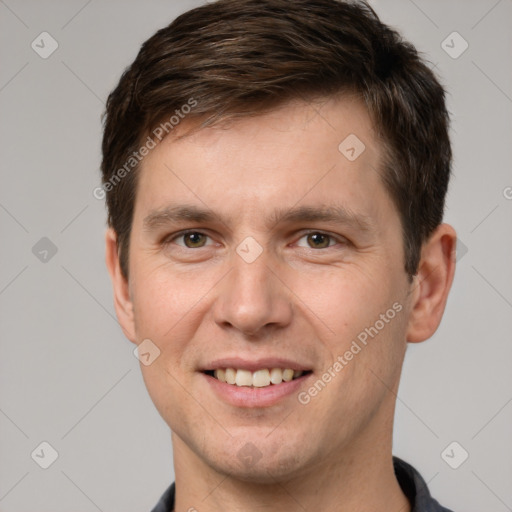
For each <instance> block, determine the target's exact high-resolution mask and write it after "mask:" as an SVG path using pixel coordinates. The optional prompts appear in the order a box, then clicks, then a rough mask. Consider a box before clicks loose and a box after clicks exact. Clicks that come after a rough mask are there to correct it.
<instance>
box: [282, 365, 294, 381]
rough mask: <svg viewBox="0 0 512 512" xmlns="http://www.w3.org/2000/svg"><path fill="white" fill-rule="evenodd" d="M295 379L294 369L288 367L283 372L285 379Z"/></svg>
mask: <svg viewBox="0 0 512 512" xmlns="http://www.w3.org/2000/svg"><path fill="white" fill-rule="evenodd" d="M292 379H293V370H290V368H286V370H285V371H284V372H283V380H284V381H285V382H289V381H291V380H292Z"/></svg>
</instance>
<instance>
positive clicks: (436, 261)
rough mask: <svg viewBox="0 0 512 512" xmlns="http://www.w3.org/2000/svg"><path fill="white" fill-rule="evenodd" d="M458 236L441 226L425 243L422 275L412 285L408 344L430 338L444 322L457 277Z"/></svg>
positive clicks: (420, 268) (417, 276) (418, 274)
mask: <svg viewBox="0 0 512 512" xmlns="http://www.w3.org/2000/svg"><path fill="white" fill-rule="evenodd" d="M456 241H457V235H456V233H455V230H454V229H453V228H452V227H451V226H450V225H448V224H441V225H440V226H438V227H437V229H436V230H435V231H434V232H433V233H432V235H431V236H430V238H429V239H428V241H427V242H425V243H424V244H423V247H422V250H421V259H420V264H419V267H418V273H417V275H416V276H415V278H414V280H413V283H412V285H411V294H412V297H413V299H412V305H411V313H410V316H409V325H408V329H407V341H409V342H411V343H417V342H420V341H425V340H426V339H428V338H430V337H431V336H432V335H433V334H434V333H435V331H436V330H437V328H438V327H439V324H440V323H441V318H442V317H443V313H444V309H445V306H446V301H447V299H448V293H449V291H450V288H451V285H452V282H453V276H454V274H455V245H456Z"/></svg>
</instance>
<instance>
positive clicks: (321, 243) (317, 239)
mask: <svg viewBox="0 0 512 512" xmlns="http://www.w3.org/2000/svg"><path fill="white" fill-rule="evenodd" d="M308 238H309V241H310V242H311V241H312V242H313V245H314V246H315V248H318V247H328V245H329V237H328V236H327V235H324V234H322V233H313V234H311V235H309V236H308Z"/></svg>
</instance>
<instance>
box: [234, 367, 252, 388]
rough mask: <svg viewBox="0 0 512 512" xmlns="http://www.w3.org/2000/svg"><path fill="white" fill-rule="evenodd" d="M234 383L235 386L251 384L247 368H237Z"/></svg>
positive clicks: (250, 375)
mask: <svg viewBox="0 0 512 512" xmlns="http://www.w3.org/2000/svg"><path fill="white" fill-rule="evenodd" d="M235 383H236V385H237V386H252V373H251V372H250V371H249V370H237V372H236V380H235Z"/></svg>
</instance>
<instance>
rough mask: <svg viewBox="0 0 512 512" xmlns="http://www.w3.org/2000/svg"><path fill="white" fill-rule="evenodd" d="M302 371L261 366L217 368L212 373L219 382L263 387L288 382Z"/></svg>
mask: <svg viewBox="0 0 512 512" xmlns="http://www.w3.org/2000/svg"><path fill="white" fill-rule="evenodd" d="M303 373H304V372H303V371H302V370H292V369H291V368H285V369H281V368H271V369H270V370H269V369H268V368H262V369H261V370H257V371H255V372H251V371H249V370H236V369H235V368H225V369H224V368H217V369H216V370H214V372H213V375H214V377H215V378H216V379H218V380H220V381H221V382H226V383H228V384H234V385H236V386H250V387H256V388H264V387H267V386H270V385H271V384H274V385H275V384H281V382H283V381H284V382H290V381H291V380H293V379H296V378H298V377H300V376H301V375H302V374H303Z"/></svg>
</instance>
